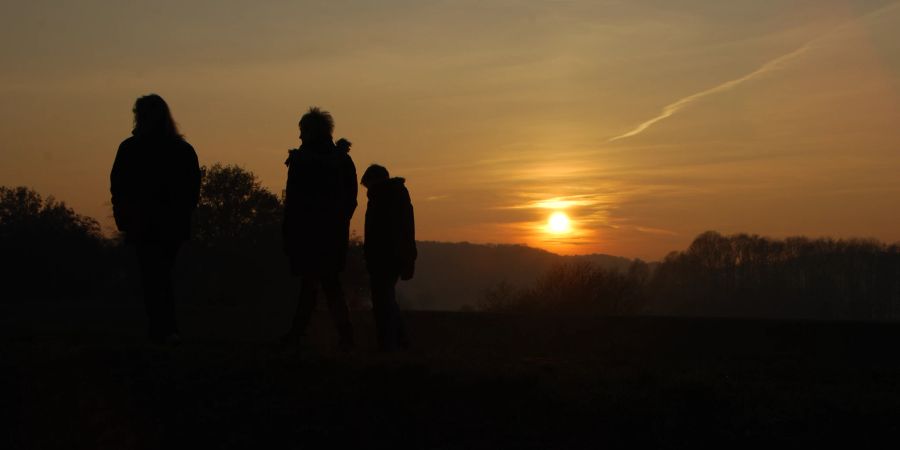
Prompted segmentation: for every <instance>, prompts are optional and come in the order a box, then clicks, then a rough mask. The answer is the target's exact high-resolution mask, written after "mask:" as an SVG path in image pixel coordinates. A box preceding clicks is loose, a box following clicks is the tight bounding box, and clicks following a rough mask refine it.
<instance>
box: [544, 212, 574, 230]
mask: <svg viewBox="0 0 900 450" xmlns="http://www.w3.org/2000/svg"><path fill="white" fill-rule="evenodd" d="M547 231H548V232H550V233H553V234H564V233H568V232H570V231H572V224H571V222H570V221H569V216H567V215H566V213H564V212H562V211H557V212H555V213H553V214H551V215H550V218H549V219H547Z"/></svg>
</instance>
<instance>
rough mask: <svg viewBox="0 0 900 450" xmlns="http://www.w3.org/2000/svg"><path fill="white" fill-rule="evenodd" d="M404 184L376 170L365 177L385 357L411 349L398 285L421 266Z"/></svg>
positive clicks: (369, 262)
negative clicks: (418, 264) (400, 305)
mask: <svg viewBox="0 0 900 450" xmlns="http://www.w3.org/2000/svg"><path fill="white" fill-rule="evenodd" d="M405 182H406V180H404V179H403V178H399V177H396V178H391V177H390V174H389V173H388V170H387V169H386V168H384V167H382V166H379V165H377V164H372V165H371V166H369V168H368V169H366V171H365V173H364V174H363V176H362V185H363V186H365V187H366V188H367V196H368V199H369V202H368V205H367V207H366V225H365V241H364V243H363V251H364V252H365V259H366V268H367V269H368V271H369V283H370V287H371V292H372V311H373V313H374V315H375V328H376V333H377V337H378V346H379V348H380V349H381V350H383V351H394V350H398V349H406V348H408V347H409V339H408V337H407V335H406V329H405V327H404V325H403V320H402V318H401V316H400V307H399V306H398V305H397V298H396V297H397V293H396V286H397V280H398V279H402V280H409V279H412V277H413V274H414V272H415V262H416V256H417V251H416V226H415V219H414V217H413V216H414V215H413V206H412V201H411V200H410V197H409V190H407V188H406V185H405Z"/></svg>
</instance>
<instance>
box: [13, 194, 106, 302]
mask: <svg viewBox="0 0 900 450" xmlns="http://www.w3.org/2000/svg"><path fill="white" fill-rule="evenodd" d="M104 244H105V240H104V238H103V236H102V234H101V233H100V225H99V224H98V223H97V221H96V220H94V219H91V218H89V217H85V216H81V215H78V214H76V213H75V212H74V211H73V210H72V209H71V208H69V207H67V206H66V205H65V203H62V202H57V201H56V200H54V199H53V197H48V198H46V199H44V198H42V197H41V195H40V194H38V193H37V192H35V191H34V190H31V189H29V188H26V187H21V186H20V187H15V188H10V187H0V254H2V255H3V257H2V258H0V274H2V277H3V279H2V283H0V285H2V286H3V291H4V295H2V296H0V297H2V298H3V299H5V301H17V300H19V299H24V298H57V297H63V298H71V297H84V296H87V295H90V294H91V293H92V292H93V291H94V289H95V288H96V287H97V285H96V283H95V282H96V281H97V280H98V279H99V278H100V277H99V276H98V273H99V272H102V270H103V268H104V267H105V265H106V261H105V259H104V253H105V250H106V249H105V245H104Z"/></svg>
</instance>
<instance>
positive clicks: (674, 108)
mask: <svg viewBox="0 0 900 450" xmlns="http://www.w3.org/2000/svg"><path fill="white" fill-rule="evenodd" d="M897 6H900V2H895V3H891V4H889V5H887V6H884V7H882V8H879V9H877V10H875V11H873V12H870V13H868V14H864V15H862V16H860V17H856V18H853V19H850V20H848V21H846V22H844V23H842V24H840V25H838V26H837V27H835V28H833V29H831V30H830V31H828V32H826V33H824V34H822V35H820V36H817V37H816V38H814V39H812V40H810V41H809V42H807V43H805V44H803V45H801V46H800V47H799V48H797V49H796V50H794V51H792V52H789V53H785V54H783V55H781V56H779V57H777V58H775V59H772V60H769V61H767V62H766V63H764V64H763V65H761V66H759V67H758V68H757V69H756V70H754V71H752V72H750V73H748V74H746V75H743V76H741V77H738V78H735V79H733V80H728V81H726V82H724V83H721V84H719V85H716V86H713V87H711V88H709V89H706V90H704V91H700V92H697V93H695V94H691V95H689V96H687V97H684V98H681V99H679V100H677V101H675V102H673V103H670V104H668V105H666V106H665V107H663V109H662V111H661V112H660V113H659V114H658V115H657V116H655V117H653V118H651V119H649V120H646V121H644V122H641V123H640V124H639V125H638V126H636V127H634V128H633V129H631V130H630V131H628V132H625V133H623V134H620V135H618V136H614V137H612V138H610V139H609V141H608V142H613V141H617V140H619V139H625V138H629V137H632V136H635V135H638V134H640V133H642V132H644V131H645V130H646V129H648V128H650V127H651V126H653V125H654V124H656V123H657V122H659V121H661V120H664V119H667V118H669V117H671V116H672V115H674V114H675V113H677V112H679V111H681V110H682V109H684V108H685V107H687V106H688V105H690V104H691V103H694V102H696V101H698V100H700V99H702V98H704V97H708V96H711V95H715V94H719V93H722V92H726V91H729V90H731V89H734V88H736V87H738V86H740V85H742V84H744V83H746V82H748V81H751V80H753V79H755V78H759V77H761V76H763V75H765V74H767V73H769V72H772V71H774V70H777V69H779V68H781V67H783V66H784V65H785V64H787V63H788V62H790V61H792V60H794V59H796V58H798V57H799V56H800V55H802V54H804V53H806V52H807V51H808V50H809V49H810V48H812V46H813V45H814V44H815V43H816V42H818V41H821V40H823V39H825V38H827V37H829V36H831V35H833V34H834V33H837V32H838V31H841V30H843V29H845V28H847V27H848V26H849V25H851V24H854V23H856V22H859V21H861V20H864V19H867V18H870V17H873V16H876V15H879V14H882V13H884V12H887V11H889V10H892V9H894V8H896V7H897Z"/></svg>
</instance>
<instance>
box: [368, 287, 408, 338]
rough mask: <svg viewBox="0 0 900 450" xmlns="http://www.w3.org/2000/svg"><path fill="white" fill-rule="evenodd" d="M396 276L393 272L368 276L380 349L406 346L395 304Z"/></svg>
mask: <svg viewBox="0 0 900 450" xmlns="http://www.w3.org/2000/svg"><path fill="white" fill-rule="evenodd" d="M397 278H398V277H397V275H396V274H393V273H390V274H370V276H369V280H370V283H371V285H370V286H371V289H372V311H373V313H374V314H375V327H376V332H377V335H378V346H379V347H380V348H381V349H382V350H396V349H397V348H398V347H401V348H406V346H407V344H408V343H407V342H406V333H405V330H404V327H403V323H402V320H401V318H400V307H399V306H398V305H397V291H396V286H397Z"/></svg>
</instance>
